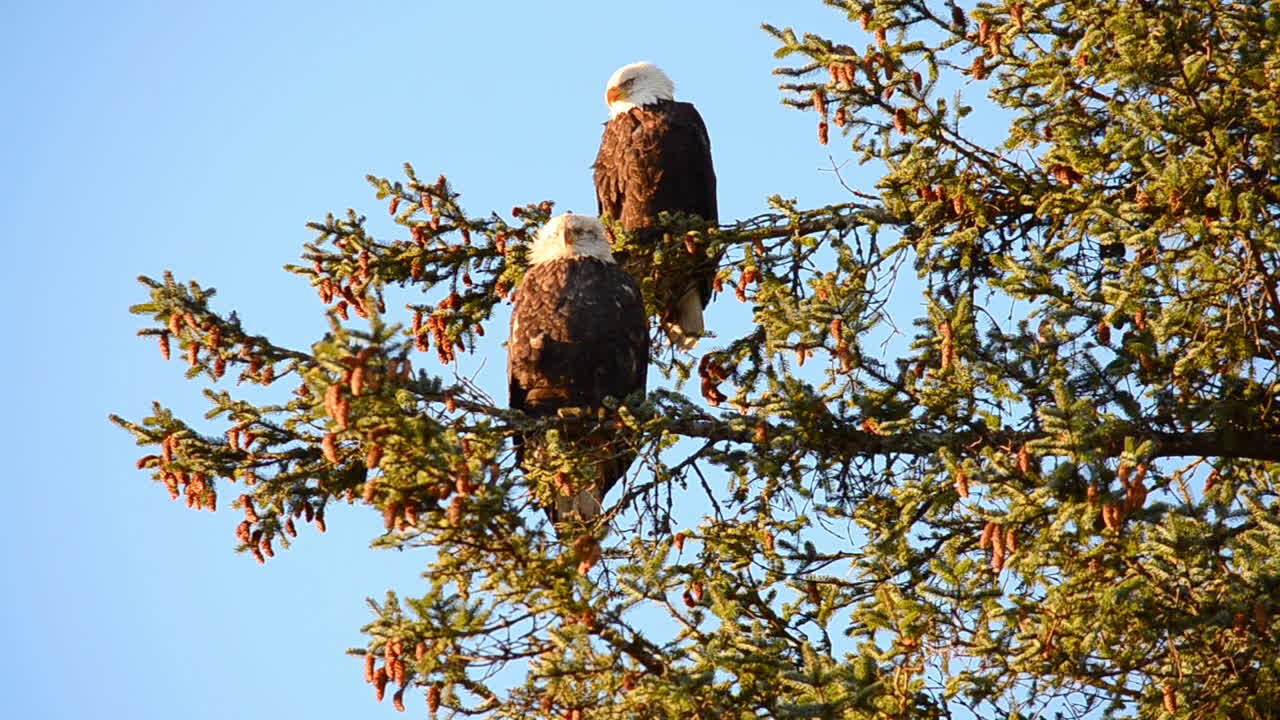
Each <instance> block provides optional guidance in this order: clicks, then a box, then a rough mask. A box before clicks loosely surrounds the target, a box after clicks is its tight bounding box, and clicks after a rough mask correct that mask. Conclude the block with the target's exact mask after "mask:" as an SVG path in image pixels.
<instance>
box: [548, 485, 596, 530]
mask: <svg viewBox="0 0 1280 720" xmlns="http://www.w3.org/2000/svg"><path fill="white" fill-rule="evenodd" d="M601 509H602V506H601V504H600V491H599V489H598V488H594V487H589V488H586V489H585V490H582V491H581V492H579V493H578V494H577V495H574V496H573V497H569V496H568V495H557V496H556V517H557V518H558V519H559V521H560V522H565V521H566V520H577V521H578V522H582V523H589V522H591V521H592V520H595V519H596V518H597V517H599V516H600V511H601Z"/></svg>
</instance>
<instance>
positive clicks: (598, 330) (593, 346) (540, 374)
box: [507, 214, 649, 523]
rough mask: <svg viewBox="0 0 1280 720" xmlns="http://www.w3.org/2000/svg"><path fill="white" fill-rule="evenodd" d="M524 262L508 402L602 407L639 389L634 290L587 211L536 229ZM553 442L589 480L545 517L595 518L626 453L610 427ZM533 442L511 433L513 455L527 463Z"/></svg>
mask: <svg viewBox="0 0 1280 720" xmlns="http://www.w3.org/2000/svg"><path fill="white" fill-rule="evenodd" d="M529 260H530V266H529V270H528V272H526V273H525V276H524V280H522V281H521V282H520V286H519V288H517V290H516V294H515V298H514V300H515V309H514V311H513V312H512V315H511V336H510V339H509V340H508V342H507V379H508V386H509V391H510V406H511V407H512V408H514V409H516V410H522V411H524V412H525V413H527V414H529V415H532V416H534V417H554V416H556V414H557V411H559V410H560V409H561V408H588V409H591V410H597V409H599V408H601V407H602V403H603V401H604V399H605V398H606V397H610V396H612V397H614V398H616V399H618V400H622V399H624V398H626V397H627V396H628V395H630V394H632V393H634V392H640V393H641V394H643V393H644V390H645V381H646V379H647V376H648V371H649V320H648V317H647V316H646V315H645V311H644V300H643V299H642V298H641V296H640V288H639V287H638V286H637V285H636V282H635V280H634V279H632V277H631V276H630V275H629V274H627V272H626V271H625V270H623V269H622V268H620V267H618V265H617V264H616V263H615V262H614V259H613V253H612V252H611V251H610V249H609V241H608V239H607V238H606V237H605V233H604V227H603V226H601V225H600V221H599V220H597V219H596V218H593V217H586V216H582V215H572V214H568V215H560V216H557V217H554V218H552V219H551V220H550V221H548V222H547V224H546V225H545V226H544V227H543V228H542V230H541V231H540V232H539V233H538V237H537V238H536V239H535V240H534V242H533V245H532V247H531V249H530V255H529ZM609 425H610V427H609V429H607V430H605V429H596V430H591V431H587V430H582V429H581V428H578V429H577V430H576V431H575V430H574V429H573V428H572V426H568V429H567V430H566V431H564V432H563V434H562V436H561V437H562V439H563V440H565V441H567V442H571V443H573V444H574V445H575V446H576V449H577V450H580V451H582V452H584V453H586V454H587V455H588V456H590V457H591V458H592V460H591V462H593V463H594V464H595V468H594V469H592V470H588V472H587V473H586V474H587V475H589V476H593V477H594V479H593V480H591V481H590V484H589V485H588V486H587V487H585V488H577V489H576V492H574V493H572V494H561V495H560V496H559V497H557V498H556V502H555V504H554V505H553V506H551V507H548V508H547V515H548V517H550V518H551V521H552V522H553V523H558V522H563V521H565V520H577V521H580V522H586V521H589V520H592V519H594V518H595V517H596V516H597V515H599V514H600V509H601V507H602V504H603V502H604V496H605V495H606V494H607V493H608V492H609V489H610V488H611V487H613V485H614V483H615V482H617V480H618V478H620V477H622V475H623V474H625V473H626V471H627V468H628V467H630V465H631V461H632V460H634V459H635V451H634V450H633V449H632V448H631V445H630V443H629V442H628V441H629V440H630V438H628V437H626V436H625V435H622V434H620V433H619V431H617V430H616V429H613V426H612V424H611V423H610V424H609ZM542 446H543V443H542V441H541V440H540V439H539V438H538V437H536V436H532V435H530V436H525V437H517V438H516V453H517V458H518V459H519V460H520V462H521V463H522V464H525V467H526V468H528V467H529V465H527V464H526V463H528V462H533V463H537V462H538V461H539V457H540V448H541V447H542Z"/></svg>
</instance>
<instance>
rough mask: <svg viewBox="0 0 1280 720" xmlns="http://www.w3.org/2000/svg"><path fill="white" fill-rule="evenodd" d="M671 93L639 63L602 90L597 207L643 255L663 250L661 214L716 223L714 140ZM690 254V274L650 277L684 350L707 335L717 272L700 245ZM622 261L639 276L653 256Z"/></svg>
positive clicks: (667, 324)
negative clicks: (706, 313)
mask: <svg viewBox="0 0 1280 720" xmlns="http://www.w3.org/2000/svg"><path fill="white" fill-rule="evenodd" d="M674 93H675V86H674V85H672V83H671V79H670V78H668V77H667V75H666V73H664V72H662V70H660V69H658V67H657V66H655V65H652V64H650V63H643V62H642V63H634V64H632V65H627V66H625V67H622V68H619V69H618V71H617V72H615V73H614V74H613V76H612V77H610V78H609V84H608V87H607V89H606V90H605V102H606V103H607V104H608V106H609V122H608V123H606V124H605V127H604V135H603V137H601V138H600V151H599V153H598V154H597V155H596V161H595V164H594V165H593V166H592V167H593V169H594V171H595V184H596V203H597V207H598V209H599V212H600V214H601V215H608V216H609V217H610V218H612V219H613V221H614V222H615V223H620V224H621V227H622V229H623V230H625V231H626V232H628V233H632V234H634V235H635V236H636V239H637V241H638V243H639V245H640V246H641V247H644V248H647V249H648V248H651V249H656V248H658V247H660V246H661V244H662V240H663V238H662V231H661V230H660V229H658V228H656V227H655V226H656V225H657V222H658V214H659V213H662V212H668V213H687V214H689V215H697V216H698V217H700V218H702V219H703V220H706V221H709V222H713V223H714V222H716V221H717V220H718V217H717V215H718V213H717V210H716V172H715V168H713V167H712V165H711V138H710V137H709V136H708V135H707V127H706V125H705V124H704V123H703V122H702V116H701V115H699V114H698V111H697V109H695V108H694V107H693V105H691V104H689V103H684V102H676V101H675V99H674V97H675V95H674ZM679 247H681V248H683V243H681V245H679ZM691 249H692V251H693V257H692V258H690V259H691V261H692V262H691V264H690V267H692V268H694V269H693V270H692V271H691V272H688V273H681V274H678V275H679V276H674V277H655V280H657V285H656V292H657V297H658V301H659V303H661V305H662V317H661V320H662V326H663V328H664V329H665V330H666V332H667V336H668V337H669V338H670V339H671V343H672V344H673V345H675V346H676V347H679V348H681V349H683V350H686V351H688V350H690V349H692V348H693V346H694V345H695V344H696V343H697V341H698V336H699V335H700V334H702V332H703V330H704V326H703V322H702V310H703V308H705V307H706V306H707V302H708V301H709V300H710V299H711V286H712V281H713V280H714V278H715V272H716V268H715V262H714V261H713V260H711V259H709V258H708V257H707V252H706V248H705V247H704V246H702V245H701V244H699V245H697V246H694V247H692V248H691ZM620 257H621V259H622V261H623V265H624V266H625V267H626V268H627V269H628V270H629V271H630V272H631V273H632V274H633V275H635V276H636V277H637V278H645V277H648V276H649V275H650V274H651V263H652V257H651V254H650V255H649V256H645V255H643V254H642V255H639V256H620Z"/></svg>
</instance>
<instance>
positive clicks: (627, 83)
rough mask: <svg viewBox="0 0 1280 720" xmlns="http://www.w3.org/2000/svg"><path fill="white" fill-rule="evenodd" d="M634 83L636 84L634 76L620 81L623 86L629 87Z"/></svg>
mask: <svg viewBox="0 0 1280 720" xmlns="http://www.w3.org/2000/svg"><path fill="white" fill-rule="evenodd" d="M635 84H636V79H635V78H634V77H629V78H627V79H626V80H623V81H622V86H623V87H631V86H632V85H635Z"/></svg>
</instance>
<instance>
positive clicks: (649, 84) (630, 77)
mask: <svg viewBox="0 0 1280 720" xmlns="http://www.w3.org/2000/svg"><path fill="white" fill-rule="evenodd" d="M675 93H676V86H675V84H674V83H672V82H671V78H669V77H667V74H666V73H664V72H662V69H661V68H659V67H658V66H657V65H654V64H653V63H647V62H638V63H631V64H630V65H624V66H622V67H620V68H618V69H617V71H615V72H614V73H613V75H612V76H610V77H609V84H608V85H607V86H606V87H605V91H604V101H605V104H606V105H608V106H609V117H616V116H617V115H618V113H624V112H626V111H628V110H630V109H632V108H634V107H642V106H644V105H652V104H653V103H656V102H658V101H659V100H674V99H675Z"/></svg>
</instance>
